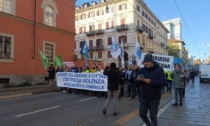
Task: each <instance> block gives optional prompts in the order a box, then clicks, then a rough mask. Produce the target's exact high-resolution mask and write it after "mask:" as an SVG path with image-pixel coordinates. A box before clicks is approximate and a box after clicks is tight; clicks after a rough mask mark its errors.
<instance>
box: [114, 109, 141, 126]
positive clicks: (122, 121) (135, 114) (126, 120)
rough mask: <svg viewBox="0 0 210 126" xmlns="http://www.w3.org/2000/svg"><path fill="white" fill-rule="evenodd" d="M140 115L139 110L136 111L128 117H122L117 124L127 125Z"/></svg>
mask: <svg viewBox="0 0 210 126" xmlns="http://www.w3.org/2000/svg"><path fill="white" fill-rule="evenodd" d="M138 114H139V109H136V110H135V111H133V112H131V113H129V114H127V115H126V116H124V117H122V118H121V119H118V120H117V121H116V122H115V123H116V124H118V125H120V126H122V125H124V124H125V123H127V122H128V121H129V120H131V119H133V118H135V117H136V116H137V115H138Z"/></svg>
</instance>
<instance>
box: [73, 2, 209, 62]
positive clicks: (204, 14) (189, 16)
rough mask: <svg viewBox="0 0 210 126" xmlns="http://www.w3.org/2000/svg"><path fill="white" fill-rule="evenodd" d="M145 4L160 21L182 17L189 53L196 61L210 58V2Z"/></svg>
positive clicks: (77, 3) (184, 39)
mask: <svg viewBox="0 0 210 126" xmlns="http://www.w3.org/2000/svg"><path fill="white" fill-rule="evenodd" d="M91 1H93V0H77V2H76V5H81V4H83V3H85V2H91ZM95 1H97V2H98V0H95ZM144 2H145V3H146V4H147V6H148V7H149V8H150V9H151V10H152V12H153V13H154V14H155V15H156V17H158V18H159V19H160V21H164V20H169V19H172V18H178V17H180V18H181V20H182V39H183V41H184V42H185V44H186V46H185V47H186V48H188V50H189V53H190V54H192V55H193V56H195V58H196V59H202V60H203V59H206V58H207V57H208V56H210V6H209V5H210V0H144ZM176 3H177V5H178V7H177V6H176ZM178 8H179V9H180V11H181V13H180V12H179V9H178ZM181 14H182V16H181Z"/></svg>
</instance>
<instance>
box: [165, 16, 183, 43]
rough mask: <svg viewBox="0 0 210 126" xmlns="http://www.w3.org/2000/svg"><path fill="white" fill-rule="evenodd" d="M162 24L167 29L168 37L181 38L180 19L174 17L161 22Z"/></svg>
mask: <svg viewBox="0 0 210 126" xmlns="http://www.w3.org/2000/svg"><path fill="white" fill-rule="evenodd" d="M162 23H163V25H164V26H165V27H166V28H167V29H168V30H169V33H168V38H169V39H177V40H182V31H181V27H182V25H181V19H180V18H175V19H170V20H167V21H163V22H162Z"/></svg>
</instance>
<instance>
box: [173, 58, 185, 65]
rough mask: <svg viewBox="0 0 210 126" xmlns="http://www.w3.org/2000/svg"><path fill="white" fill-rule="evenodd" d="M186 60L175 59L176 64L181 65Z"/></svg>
mask: <svg viewBox="0 0 210 126" xmlns="http://www.w3.org/2000/svg"><path fill="white" fill-rule="evenodd" d="M183 62H184V60H183V59H182V58H177V57H174V64H180V63H183Z"/></svg>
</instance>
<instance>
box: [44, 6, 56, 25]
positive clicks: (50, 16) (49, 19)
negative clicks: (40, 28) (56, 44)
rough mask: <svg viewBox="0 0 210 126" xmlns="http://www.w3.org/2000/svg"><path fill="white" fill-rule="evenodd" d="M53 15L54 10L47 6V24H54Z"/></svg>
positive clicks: (45, 19)
mask: <svg viewBox="0 0 210 126" xmlns="http://www.w3.org/2000/svg"><path fill="white" fill-rule="evenodd" d="M53 17H54V11H53V9H52V8H51V7H49V6H47V7H46V8H45V18H44V21H45V24H46V25H49V26H53Z"/></svg>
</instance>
